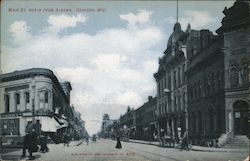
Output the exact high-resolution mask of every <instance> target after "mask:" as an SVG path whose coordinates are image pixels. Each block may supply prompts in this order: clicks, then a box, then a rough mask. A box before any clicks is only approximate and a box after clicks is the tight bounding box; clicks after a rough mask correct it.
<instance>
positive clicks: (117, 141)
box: [115, 136, 122, 149]
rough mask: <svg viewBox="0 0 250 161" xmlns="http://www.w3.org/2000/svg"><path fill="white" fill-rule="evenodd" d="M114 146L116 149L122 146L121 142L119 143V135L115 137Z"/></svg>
mask: <svg viewBox="0 0 250 161" xmlns="http://www.w3.org/2000/svg"><path fill="white" fill-rule="evenodd" d="M115 148H117V149H121V148H122V144H121V141H120V137H119V136H117V137H116V146H115Z"/></svg>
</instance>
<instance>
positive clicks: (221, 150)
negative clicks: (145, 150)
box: [129, 140, 248, 153]
mask: <svg viewBox="0 0 250 161" xmlns="http://www.w3.org/2000/svg"><path fill="white" fill-rule="evenodd" d="M129 142H131V143H139V144H147V145H154V146H158V147H159V145H158V144H153V143H147V142H137V141H131V140H129ZM174 148H175V149H181V148H179V147H174ZM183 150H184V149H183ZM189 151H201V152H235V153H242V152H248V150H247V149H246V150H234V149H232V150H230V149H228V150H226V149H223V148H218V149H197V148H195V147H192V149H191V150H189Z"/></svg>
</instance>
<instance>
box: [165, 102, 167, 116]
mask: <svg viewBox="0 0 250 161" xmlns="http://www.w3.org/2000/svg"><path fill="white" fill-rule="evenodd" d="M165 113H167V101H165Z"/></svg>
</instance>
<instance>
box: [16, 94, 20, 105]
mask: <svg viewBox="0 0 250 161" xmlns="http://www.w3.org/2000/svg"><path fill="white" fill-rule="evenodd" d="M15 99H16V105H19V104H20V94H19V93H16V95H15Z"/></svg>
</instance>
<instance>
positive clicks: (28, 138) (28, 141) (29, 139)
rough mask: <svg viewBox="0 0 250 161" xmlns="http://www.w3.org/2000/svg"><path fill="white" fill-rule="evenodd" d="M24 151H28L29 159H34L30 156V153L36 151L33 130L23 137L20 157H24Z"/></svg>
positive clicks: (35, 138)
mask: <svg viewBox="0 0 250 161" xmlns="http://www.w3.org/2000/svg"><path fill="white" fill-rule="evenodd" d="M26 149H28V151H29V159H30V160H33V159H35V157H34V156H33V155H32V153H34V152H37V151H38V146H37V137H36V133H35V129H32V131H31V133H28V134H26V135H25V137H24V142H23V155H22V157H26Z"/></svg>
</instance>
